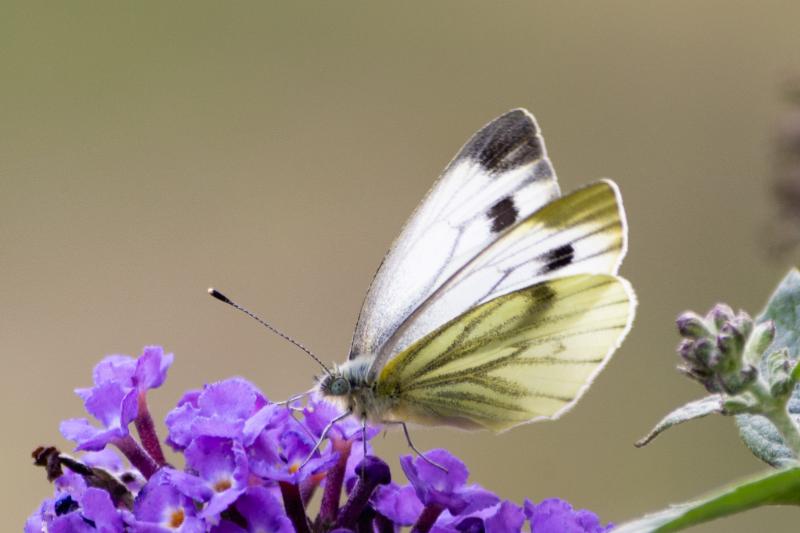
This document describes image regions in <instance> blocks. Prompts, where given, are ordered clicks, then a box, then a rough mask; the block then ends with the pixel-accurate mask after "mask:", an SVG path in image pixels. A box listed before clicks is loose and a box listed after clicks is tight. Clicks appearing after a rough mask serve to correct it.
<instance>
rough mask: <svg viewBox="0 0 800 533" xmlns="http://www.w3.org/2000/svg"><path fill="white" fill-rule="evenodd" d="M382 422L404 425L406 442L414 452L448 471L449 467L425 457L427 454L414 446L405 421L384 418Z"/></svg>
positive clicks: (427, 461)
mask: <svg viewBox="0 0 800 533" xmlns="http://www.w3.org/2000/svg"><path fill="white" fill-rule="evenodd" d="M381 424H393V425H395V426H397V425H400V426H403V433H404V434H405V436H406V442H407V443H408V447H409V448H411V449H412V450H414V453H416V454H417V455H418V456H419V457H421V458H422V460H423V461H425V462H426V463H428V464H429V465H432V466H435V467H436V468H438V469H440V470H443V471H444V472H447V469H446V468H445V467H443V466H442V465H440V464H439V463H437V462H435V461H431V460H430V459H428V458H427V457H425V454H424V453H422V452H421V451H419V450H418V449H417V447H416V446H414V443H413V442H412V441H411V434H410V433H409V432H408V426H407V425H406V423H405V422H403V421H400V420H383V421H381Z"/></svg>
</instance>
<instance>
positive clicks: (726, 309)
mask: <svg viewBox="0 0 800 533" xmlns="http://www.w3.org/2000/svg"><path fill="white" fill-rule="evenodd" d="M733 318H734V314H733V309H731V308H730V306H729V305H727V304H717V305H715V306H714V307H713V308H712V309H711V311H709V312H708V314H707V315H706V320H708V321H709V322H710V323H712V324H714V326H715V327H716V328H717V329H721V328H722V326H723V325H724V324H725V323H726V322H730V321H731V320H733Z"/></svg>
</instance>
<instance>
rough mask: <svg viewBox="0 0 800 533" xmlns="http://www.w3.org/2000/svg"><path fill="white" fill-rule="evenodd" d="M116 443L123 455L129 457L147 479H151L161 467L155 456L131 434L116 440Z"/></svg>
mask: <svg viewBox="0 0 800 533" xmlns="http://www.w3.org/2000/svg"><path fill="white" fill-rule="evenodd" d="M114 445H115V446H116V447H117V448H119V451H121V452H122V455H124V456H125V457H127V458H128V461H130V462H131V465H133V467H134V468H136V469H137V470H139V472H141V474H142V475H143V476H144V478H145V479H150V477H151V476H152V475H153V474H155V473H156V471H157V470H158V468H159V467H158V465H157V464H156V462H155V461H153V458H152V457H150V456H149V455H148V454H147V452H146V451H144V449H142V447H141V446H139V443H138V442H136V441H135V440H133V437H131V436H130V435H126V436H124V437H121V438H119V439H116V440H114Z"/></svg>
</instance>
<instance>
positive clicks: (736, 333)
mask: <svg viewBox="0 0 800 533" xmlns="http://www.w3.org/2000/svg"><path fill="white" fill-rule="evenodd" d="M744 340H745V337H744V333H743V332H742V331H741V330H740V329H739V328H738V327H736V325H734V323H733V322H728V323H726V324H725V325H723V326H722V328H720V331H719V335H717V348H719V351H721V352H722V354H723V355H724V356H725V357H726V358H730V359H731V360H738V359H739V358H740V357H741V355H742V350H743V349H744Z"/></svg>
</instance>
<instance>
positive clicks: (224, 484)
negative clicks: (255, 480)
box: [214, 479, 233, 492]
mask: <svg viewBox="0 0 800 533" xmlns="http://www.w3.org/2000/svg"><path fill="white" fill-rule="evenodd" d="M232 486H233V483H231V480H230V479H221V480H219V481H217V482H216V483H214V490H215V491H217V492H225V491H226V490H228V489H229V488H231V487H232Z"/></svg>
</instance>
